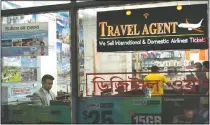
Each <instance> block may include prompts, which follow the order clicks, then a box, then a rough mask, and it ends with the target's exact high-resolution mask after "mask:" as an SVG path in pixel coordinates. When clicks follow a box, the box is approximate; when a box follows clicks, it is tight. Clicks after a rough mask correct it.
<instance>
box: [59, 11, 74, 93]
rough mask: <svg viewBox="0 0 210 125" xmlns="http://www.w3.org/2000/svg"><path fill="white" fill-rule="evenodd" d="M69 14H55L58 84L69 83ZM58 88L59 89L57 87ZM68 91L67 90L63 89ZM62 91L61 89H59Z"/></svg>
mask: <svg viewBox="0 0 210 125" xmlns="http://www.w3.org/2000/svg"><path fill="white" fill-rule="evenodd" d="M69 19H70V17H69V12H58V13H56V38H57V43H56V53H57V78H58V81H57V83H58V84H60V85H61V84H69V83H70V71H71V67H70V59H71V58H70V57H71V55H70V27H69ZM58 88H61V86H60V87H58ZM64 89H66V90H67V89H68V88H64ZM59 90H60V91H63V89H59Z"/></svg>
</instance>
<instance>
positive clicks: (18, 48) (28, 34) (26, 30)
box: [1, 23, 48, 56]
mask: <svg viewBox="0 0 210 125" xmlns="http://www.w3.org/2000/svg"><path fill="white" fill-rule="evenodd" d="M1 41H2V43H3V45H2V56H46V55H48V23H26V24H13V25H3V26H2V40H1Z"/></svg>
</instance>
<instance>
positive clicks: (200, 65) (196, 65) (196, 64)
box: [194, 62, 202, 69]
mask: <svg viewBox="0 0 210 125" xmlns="http://www.w3.org/2000/svg"><path fill="white" fill-rule="evenodd" d="M194 66H195V67H196V68H199V69H202V64H201V63H200V62H197V63H195V64H194Z"/></svg>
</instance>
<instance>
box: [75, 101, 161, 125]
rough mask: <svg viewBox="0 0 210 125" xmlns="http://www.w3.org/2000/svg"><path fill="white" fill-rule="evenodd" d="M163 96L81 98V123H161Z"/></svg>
mask: <svg viewBox="0 0 210 125" xmlns="http://www.w3.org/2000/svg"><path fill="white" fill-rule="evenodd" d="M161 108H162V107H161V98H160V97H154V98H144V97H91V98H86V99H81V100H80V108H79V109H80V114H79V116H80V118H79V120H80V121H79V123H89V124H107V123H108V124H112V123H114V124H120V123H121V124H150V123H154V124H159V123H162V119H161Z"/></svg>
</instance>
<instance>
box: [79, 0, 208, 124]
mask: <svg viewBox="0 0 210 125" xmlns="http://www.w3.org/2000/svg"><path fill="white" fill-rule="evenodd" d="M204 3H205V4H207V1H203V2H202V3H201V2H200V1H199V2H198V1H197V2H196V1H185V2H161V3H155V4H154V3H151V4H145V5H138V4H136V5H132V4H131V5H126V6H110V7H100V8H87V9H81V10H79V13H78V15H79V19H78V20H79V21H78V22H79V27H80V28H79V30H78V33H79V41H78V44H79V49H80V51H79V54H80V82H79V86H80V98H79V101H80V102H79V104H80V105H79V115H78V117H79V123H80V124H81V123H84V124H88V123H89V124H91V123H95V124H104V123H110V124H111V123H114V124H119V123H120V124H131V123H132V124H149V123H153V124H158V123H162V124H172V123H184V122H185V123H186V122H188V123H196V122H197V123H209V120H208V111H209V103H208V90H209V88H208V86H209V80H208V77H209V74H208V72H209V71H208V70H209V66H208V65H209V62H208V61H207V60H209V55H208V53H209V50H208V49H205V50H200V49H196V50H192V49H190V50H184V49H183V50H164V51H163V50H159V51H121V52H97V32H101V31H97V29H98V30H101V29H99V28H98V26H99V24H97V23H99V22H97V20H100V18H98V17H97V12H101V11H104V12H105V11H113V10H130V11H127V12H130V14H131V16H132V20H131V18H129V17H127V16H129V14H128V13H122V17H121V15H120V14H119V15H118V13H117V12H113V13H115V14H116V13H117V14H116V15H114V16H113V15H112V12H110V13H109V14H106V15H105V13H103V17H102V16H101V17H102V18H103V20H102V19H101V21H104V22H109V23H107V25H106V24H105V26H104V27H105V28H107V29H105V31H106V33H107V32H109V33H110V32H111V33H110V34H112V33H113V34H116V36H117V34H118V33H119V34H122V33H125V32H128V33H129V29H130V28H129V25H130V24H134V25H136V26H137V27H138V28H139V29H140V31H142V30H141V29H147V28H144V26H145V25H146V26H148V27H150V28H148V30H150V31H151V30H152V29H153V28H152V25H153V26H154V25H156V24H158V23H159V22H164V23H165V22H168V20H172V19H171V18H169V17H168V16H166V18H168V19H166V18H164V19H166V20H167V21H166V20H165V21H164V20H163V19H161V18H162V17H161V18H158V16H159V15H161V14H154V13H152V10H151V9H150V8H157V9H158V7H161V8H162V7H167V6H172V8H171V9H173V8H174V10H175V11H176V9H177V4H181V5H189V6H183V11H177V13H179V12H180V13H179V14H180V15H179V14H176V12H174V13H170V12H167V13H169V14H170V15H172V16H174V17H176V16H177V15H179V16H183V17H184V18H185V17H186V18H188V19H189V18H190V17H191V18H193V17H194V15H192V14H186V13H185V12H186V11H185V10H184V9H185V8H187V7H189V8H190V7H191V5H193V4H204ZM194 7H195V6H194ZM138 8H139V9H140V8H145V9H143V10H144V11H146V10H147V9H146V8H148V13H149V18H148V20H146V19H147V16H148V15H147V14H145V15H144V17H143V14H144V12H142V11H141V10H139V11H137V10H132V9H138ZM199 10H202V9H199ZM204 11H205V9H203V10H202V14H204V16H200V17H202V18H205V20H206V17H205V12H204ZM118 12H119V11H118ZM121 12H122V11H121ZM124 12H126V11H124ZM146 12H147V11H146ZM153 12H154V11H153ZM159 12H161V11H159ZM189 12H191V11H189ZM134 13H135V14H136V15H135V14H134ZM183 13H184V14H186V15H182V14H183ZM123 14H125V15H124V16H123ZM132 14H133V15H132ZM126 15H127V16H126ZM134 15H135V16H134ZM164 15H165V14H164ZM164 15H162V16H164ZM138 16H142V19H139V18H137V17H138ZM151 16H152V17H153V18H151ZM154 16H155V18H154ZM206 16H207V14H206ZM170 17H171V16H170ZM111 19H113V20H111ZM127 19H128V20H129V21H128V20H127ZM144 19H145V20H144ZM178 19H179V18H178ZM178 19H174V20H173V21H177V22H178V23H180V22H181V21H179V20H178ZM194 19H195V17H194ZM199 19H200V18H199ZM189 20H190V19H189ZM191 20H192V19H191ZM199 21H200V20H198V22H199ZM142 22H143V23H142ZM184 22H185V19H184V20H183V23H184ZM192 22H193V21H192ZM192 22H191V23H192ZM186 23H187V21H186ZM189 23H190V21H189ZM108 24H109V25H108ZM159 24H161V23H159ZM126 25H127V27H126ZM134 25H132V26H133V27H134ZM149 25H150V26H149ZM186 25H188V24H186ZM146 26H145V27H146ZM205 26H206V25H205V23H203V24H202V27H201V29H202V30H203V29H205V28H203V27H205ZM126 28H127V30H126ZM178 28H179V27H177V29H178ZM133 29H134V28H133ZM160 29H161V28H160ZM206 29H207V28H206ZM102 30H103V28H102ZM154 30H158V28H157V29H154ZM185 30H186V31H187V30H188V29H185ZM189 30H190V31H189V33H190V32H191V30H192V29H189ZM112 31H113V32H112ZM118 31H119V32H118ZM131 32H132V31H131ZM131 32H130V34H134V32H135V30H134V31H133V32H132V33H131ZM151 32H152V31H151ZM178 32H179V33H180V31H178V30H177V34H178ZM192 32H193V30H192ZM192 32H191V33H192ZM191 33H190V34H191ZM107 34H108V33H107ZM110 34H109V36H108V37H103V38H102V39H101V40H100V41H103V40H104V41H105V42H106V40H107V39H110V38H111V42H110V44H109V42H107V43H108V44H109V47H110V48H111V46H112V45H113V43H119V44H121V45H122V44H124V45H125V44H130V40H131V41H132V40H133V41H135V40H134V39H133V38H135V37H136V36H137V35H136V36H134V35H133V36H131V37H130V35H125V36H126V38H123V37H125V36H124V35H119V36H117V37H115V39H114V38H113V37H112V36H111V35H110ZM180 34H181V33H180ZM182 35H183V34H182ZM202 35H203V34H202ZM150 36H151V38H150ZM154 36H156V34H153V35H147V37H145V41H147V39H154V40H159V39H161V40H162V39H163V38H161V37H160V36H158V38H154ZM137 37H138V38H139V39H140V40H142V39H141V38H142V37H144V36H143V35H141V34H140V35H138V36H137ZM163 37H164V36H163ZM205 37H206V36H205ZM205 37H203V38H204V39H205ZM112 38H113V39H112ZM181 38H182V37H180V38H178V39H181ZM105 39H106V40H105ZM164 39H167V38H165V37H164ZM183 39H185V38H183ZM113 41H114V42H113ZM116 41H117V42H116ZM121 41H122V42H121ZM128 41H129V42H128ZM204 41H205V40H204ZM135 42H136V41H135ZM99 44H100V43H99ZM99 44H98V45H99ZM105 44H106V43H105ZM101 45H104V44H103V42H101ZM106 45H107V44H106ZM124 45H123V46H124ZM154 46H155V45H154ZM171 46H173V45H171ZM106 47H107V46H106ZM129 47H131V46H129ZM129 47H128V48H129ZM152 47H153V46H152ZM152 47H151V48H150V49H153V48H152ZM107 48H108V47H107ZM110 48H109V49H110ZM116 48H117V47H116ZM118 48H121V47H119V46H118ZM118 48H117V49H118ZM124 48H125V49H126V47H125V46H124ZM121 50H122V49H121ZM83 55H84V56H83ZM205 61H207V62H205ZM199 62H200V63H203V64H200V63H199ZM153 65H157V66H158V68H159V73H157V72H156V71H155V72H154V73H151V71H152V70H151V67H152V66H153ZM202 65H203V66H202ZM206 67H207V68H208V69H207V68H206ZM152 69H153V70H154V69H155V70H156V69H157V68H152ZM146 76H148V77H146ZM145 78H146V79H145ZM159 78H160V79H159ZM147 79H148V81H146V80H147ZM152 80H160V81H164V83H163V82H162V83H161V82H158V85H160V86H158V88H157V89H159V87H160V89H159V90H164V91H162V92H164V95H162V96H160V95H159V96H156V95H155V96H154V97H153V92H155V90H157V89H156V85H157V82H155V83H154V82H153V83H152V84H151V86H149V85H148V84H149V83H148V84H147V82H151V81H152ZM196 80H197V81H196ZM145 81H146V82H145ZM167 81H168V82H167ZM199 81H200V82H199ZM201 81H202V83H201ZM144 83H145V84H146V85H147V86H146V85H145V84H144ZM165 83H168V84H165ZM187 85H189V86H187ZM144 87H147V88H144ZM199 89H200V90H199ZM201 89H202V90H201ZM156 92H157V91H156ZM169 109H170V112H168V110H169ZM195 110H196V113H198V114H196V113H195V112H194V111H195ZM187 112H188V113H187ZM189 112H190V113H189ZM183 113H184V114H183ZM194 113H195V114H194ZM189 114H190V115H189ZM94 115H95V116H96V117H95V116H94ZM92 116H93V117H92ZM186 117H188V118H187V120H183V119H185V118H186ZM192 118H195V121H191V120H189V119H192ZM201 119H202V120H201Z"/></svg>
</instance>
